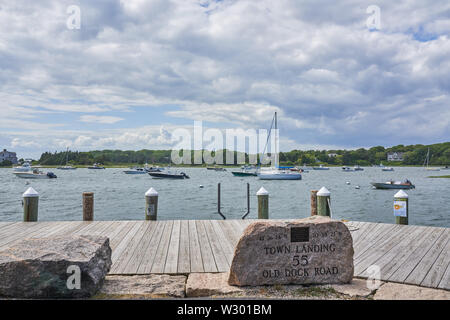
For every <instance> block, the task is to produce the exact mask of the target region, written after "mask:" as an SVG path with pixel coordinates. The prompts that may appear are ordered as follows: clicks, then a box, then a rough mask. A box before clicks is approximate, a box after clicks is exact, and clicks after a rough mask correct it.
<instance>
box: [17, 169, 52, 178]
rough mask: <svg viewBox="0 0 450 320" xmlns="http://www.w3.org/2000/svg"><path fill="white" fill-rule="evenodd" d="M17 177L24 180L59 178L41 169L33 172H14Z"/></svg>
mask: <svg viewBox="0 0 450 320" xmlns="http://www.w3.org/2000/svg"><path fill="white" fill-rule="evenodd" d="M13 173H14V175H15V176H16V177H19V178H22V179H56V178H57V176H56V175H55V174H54V173H53V172H42V171H40V170H39V169H33V171H31V172H19V171H16V172H13Z"/></svg>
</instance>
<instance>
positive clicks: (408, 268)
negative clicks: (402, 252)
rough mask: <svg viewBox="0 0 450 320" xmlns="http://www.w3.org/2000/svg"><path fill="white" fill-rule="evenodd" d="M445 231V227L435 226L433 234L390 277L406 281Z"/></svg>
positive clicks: (395, 280)
mask: <svg viewBox="0 0 450 320" xmlns="http://www.w3.org/2000/svg"><path fill="white" fill-rule="evenodd" d="M443 232H444V229H441V228H433V231H432V232H431V234H429V235H428V236H427V237H426V239H424V241H422V243H421V245H420V246H419V247H417V248H416V249H415V250H414V251H412V252H411V253H410V254H409V255H408V257H407V259H406V260H405V262H404V263H403V264H402V266H401V267H400V268H398V269H397V271H395V272H394V273H393V274H392V275H391V276H390V277H389V278H388V279H386V280H388V281H392V282H404V281H405V280H406V278H407V277H408V276H409V275H410V273H411V272H412V271H413V270H414V268H415V267H416V265H417V264H418V263H419V262H420V260H421V259H422V257H423V256H424V255H425V254H426V253H427V252H428V250H429V249H430V248H431V247H432V246H433V245H434V243H435V241H436V240H437V239H438V238H439V237H440V235H441V234H442V233H443Z"/></svg>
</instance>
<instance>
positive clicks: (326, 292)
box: [294, 287, 338, 298]
mask: <svg viewBox="0 0 450 320" xmlns="http://www.w3.org/2000/svg"><path fill="white" fill-rule="evenodd" d="M294 294H295V295H298V296H303V297H316V298H317V297H322V298H323V297H330V296H336V295H338V293H337V292H336V290H334V289H333V288H323V287H309V288H300V289H297V290H295V291H294Z"/></svg>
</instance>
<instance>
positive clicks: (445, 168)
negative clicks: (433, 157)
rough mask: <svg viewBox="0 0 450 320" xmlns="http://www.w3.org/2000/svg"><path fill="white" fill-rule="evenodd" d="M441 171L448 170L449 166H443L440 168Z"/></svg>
mask: <svg viewBox="0 0 450 320" xmlns="http://www.w3.org/2000/svg"><path fill="white" fill-rule="evenodd" d="M441 169H442V170H450V168H449V166H445V167H443V168H441Z"/></svg>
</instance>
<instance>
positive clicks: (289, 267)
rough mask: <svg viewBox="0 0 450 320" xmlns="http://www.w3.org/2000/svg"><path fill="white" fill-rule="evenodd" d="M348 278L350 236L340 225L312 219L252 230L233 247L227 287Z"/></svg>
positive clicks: (257, 226) (350, 275) (261, 224)
mask: <svg viewBox="0 0 450 320" xmlns="http://www.w3.org/2000/svg"><path fill="white" fill-rule="evenodd" d="M352 278H353V240H352V236H351V234H350V231H349V230H348V228H347V227H346V226H345V224H344V223H342V222H340V221H336V220H331V219H330V218H328V217H323V216H313V217H310V218H306V219H302V220H295V221H289V222H282V221H258V222H254V223H252V224H250V225H249V226H248V227H247V228H246V230H245V231H244V234H243V235H242V237H241V239H240V240H239V242H238V244H237V246H236V249H235V252H234V257H233V262H232V264H231V268H230V276H229V279H228V283H229V284H230V285H236V286H246V285H252V286H255V285H267V284H325V283H348V282H350V281H351V280H352Z"/></svg>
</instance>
